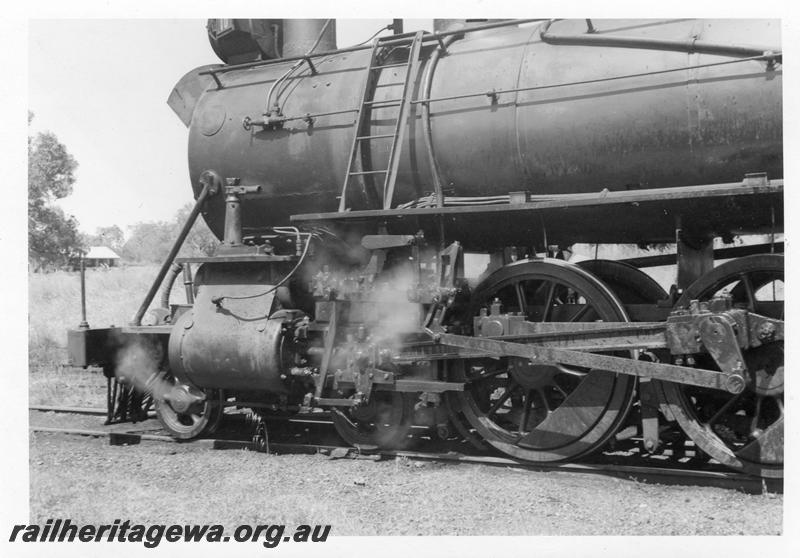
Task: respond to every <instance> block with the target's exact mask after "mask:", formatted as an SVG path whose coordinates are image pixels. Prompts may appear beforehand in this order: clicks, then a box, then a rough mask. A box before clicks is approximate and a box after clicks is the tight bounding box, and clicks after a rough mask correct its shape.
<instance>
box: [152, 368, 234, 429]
mask: <svg viewBox="0 0 800 558" xmlns="http://www.w3.org/2000/svg"><path fill="white" fill-rule="evenodd" d="M165 380H166V381H167V382H171V383H172V385H175V384H177V380H175V378H173V377H172V376H170V377H168V378H165ZM155 407H156V416H157V417H158V420H159V422H161V425H162V426H163V427H164V428H165V429H166V430H167V431H168V432H169V433H170V434H171V435H172V436H173V437H174V438H177V439H179V440H190V439H193V438H197V437H199V436H202V435H204V434H211V433H213V432H214V431H215V430H216V429H217V427H218V426H219V423H220V421H221V420H222V414H223V411H224V407H223V405H222V392H221V391H219V390H210V391H208V392H207V393H206V399H205V400H204V401H202V402H201V403H198V404H195V405H192V406H191V407H189V409H187V411H186V412H178V411H176V410H175V409H173V408H172V407H171V406H170V404H169V402H168V401H164V400H156V404H155Z"/></svg>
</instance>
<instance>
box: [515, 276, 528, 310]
mask: <svg viewBox="0 0 800 558" xmlns="http://www.w3.org/2000/svg"><path fill="white" fill-rule="evenodd" d="M514 292H515V293H516V295H517V305H518V306H519V311H520V312H522V313H523V314H524V315H525V316H527V315H528V307H527V305H526V303H525V291H524V290H523V289H522V281H518V282H517V283H516V284H515V285H514Z"/></svg>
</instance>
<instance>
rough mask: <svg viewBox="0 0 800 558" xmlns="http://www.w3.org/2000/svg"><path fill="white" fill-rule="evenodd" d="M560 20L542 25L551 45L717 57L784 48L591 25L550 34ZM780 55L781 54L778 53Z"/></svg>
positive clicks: (542, 38) (759, 53)
mask: <svg viewBox="0 0 800 558" xmlns="http://www.w3.org/2000/svg"><path fill="white" fill-rule="evenodd" d="M556 21H558V20H555V19H551V20H549V21H548V22H547V23H545V24H544V25H543V26H542V29H541V31H540V32H539V38H540V39H541V40H542V42H545V43H547V44H549V45H569V46H602V47H616V48H640V49H647V50H664V51H672V52H687V53H689V54H693V53H697V54H711V55H716V56H743V57H749V56H759V55H764V54H768V53H772V52H778V51H780V49H779V48H775V49H770V48H764V47H757V46H751V47H748V46H737V45H723V44H719V43H708V42H705V41H699V40H697V39H691V40H687V41H670V40H666V39H646V38H642V37H621V36H619V35H600V34H598V32H597V30H596V29H595V30H594V31H593V32H592V31H591V29H593V27H590V33H591V34H588V35H553V34H551V33H549V32H548V31H549V30H550V26H551V25H552V24H553V23H555V22H556ZM778 56H779V55H778Z"/></svg>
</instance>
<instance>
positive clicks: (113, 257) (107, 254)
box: [83, 246, 120, 267]
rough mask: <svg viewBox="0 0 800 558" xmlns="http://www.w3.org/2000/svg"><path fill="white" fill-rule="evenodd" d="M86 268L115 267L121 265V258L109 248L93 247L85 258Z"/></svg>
mask: <svg viewBox="0 0 800 558" xmlns="http://www.w3.org/2000/svg"><path fill="white" fill-rule="evenodd" d="M83 260H84V263H85V265H86V267H114V266H116V265H117V264H118V263H119V260H120V258H119V256H118V255H117V253H116V252H114V250H112V249H111V248H108V247H107V246H92V247H91V248H89V251H88V252H87V253H86V255H85V256H84V257H83Z"/></svg>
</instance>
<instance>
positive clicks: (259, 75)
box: [69, 20, 784, 477]
mask: <svg viewBox="0 0 800 558" xmlns="http://www.w3.org/2000/svg"><path fill="white" fill-rule="evenodd" d="M434 24H435V29H434V31H433V32H424V31H419V32H404V31H403V29H402V21H401V20H395V21H394V23H393V24H392V25H391V26H388V27H390V28H391V29H392V30H393V31H394V32H393V33H392V34H389V35H382V36H379V37H378V38H376V39H374V40H372V41H369V42H367V43H365V44H362V45H357V46H352V47H348V48H338V49H337V48H336V33H335V23H334V22H333V21H331V20H210V21H209V25H208V32H209V37H210V39H211V42H212V46H213V47H214V50H215V52H216V53H217V54H218V55H219V56H220V58H222V60H223V62H224V64H212V65H209V66H204V67H201V68H198V69H195V70H193V71H191V72H189V73H188V74H186V75H185V76H184V77H183V78H182V79H181V80H180V81H179V82H178V84H177V85H176V87H175V89H174V90H173V92H172V94H171V95H170V98H169V104H170V106H171V107H172V108H173V110H174V111H175V112H176V114H177V115H178V117H179V118H181V120H182V121H183V122H184V123H185V124H186V125H187V127H188V129H189V174H190V177H191V184H192V187H193V189H194V196H195V199H196V204H195V206H194V209H193V211H192V213H191V215H190V218H189V220H188V222H187V223H186V225H185V227H184V229H183V231H182V232H181V234H180V235H179V238H177V239H176V242H175V245H174V246H173V249H172V251H171V253H170V256H169V257H168V259H167V261H165V262H164V264H163V266H162V267H161V269H160V271H159V273H158V276H157V277H156V279H155V281H154V283H153V285H152V287H151V289H150V290H149V292H148V293H147V295H146V296H145V299H144V301H143V303H142V305H141V307H140V308H139V311H138V312H137V314H136V316H135V317H134V318H133V320H132V321H131V323H130V324H129V325H127V326H123V327H111V328H89V327H88V325H87V324H86V323H85V319H84V322H83V323H82V324H81V325H82V326H83V327H79V328H76V329H73V330H70V331H69V352H70V359H71V362H72V363H73V364H75V365H80V366H87V365H97V366H102V367H103V368H104V370H105V373H106V375H107V376H108V377H109V419H121V418H122V419H124V418H130V417H131V416H135V411H137V410H138V411H140V410H141V405H142V398H143V397H147V398H152V400H154V402H155V403H154V404H155V407H156V412H157V414H158V417H159V419H160V421H161V423H162V424H163V426H164V428H165V429H167V430H168V431H169V432H170V433H171V434H172V435H173V436H175V437H177V438H181V439H191V438H194V437H197V436H201V435H203V434H207V433H209V432H212V431H213V430H214V429H215V428H216V427H217V425H218V423H219V421H220V418H221V417H222V413H223V410H224V409H225V408H226V407H230V406H237V407H243V408H249V409H252V410H253V411H254V412H255V413H257V414H259V415H269V414H270V413H301V412H310V411H313V410H318V409H325V410H328V411H329V412H330V413H331V416H332V417H333V422H334V426H335V427H336V430H337V431H338V433H339V434H340V435H341V436H342V437H343V438H344V439H345V440H346V441H347V442H349V443H351V444H354V445H358V446H361V447H363V448H369V447H372V448H385V447H395V446H399V445H402V444H404V443H406V441H407V440H408V437H409V432H410V429H411V428H412V427H414V426H428V427H430V428H431V429H432V430H433V431H435V432H437V433H439V434H440V435H442V436H448V435H451V434H452V433H459V434H460V435H461V436H463V437H465V438H467V439H469V440H472V441H473V442H474V443H476V444H489V445H491V446H493V447H495V448H497V449H498V450H500V451H501V452H504V453H506V454H508V455H510V456H513V457H515V458H518V459H522V460H527V461H531V462H537V463H545V462H558V461H569V460H575V459H579V458H582V457H584V456H586V455H589V454H591V453H593V452H596V451H598V450H599V449H601V448H603V447H604V446H605V445H606V444H607V443H608V442H609V441H610V440H612V439H613V440H618V439H620V438H622V437H625V436H627V437H629V438H635V439H637V440H639V439H640V440H641V442H640V443H641V447H642V451H644V452H651V453H653V452H658V451H661V450H662V449H663V448H664V447H665V446H668V445H670V444H675V443H677V442H675V439H676V437H675V433H676V432H678V433H680V434H679V436H678V437H679V438H680V440H679V442H680V443H684V444H685V443H686V440H690V441H691V442H692V444H693V445H694V446H695V448H696V449H697V452H698V453H700V454H704V455H707V456H709V457H710V458H713V459H715V460H717V461H719V462H720V463H722V464H724V465H726V466H728V467H730V468H733V469H736V470H739V471H743V472H746V473H750V474H753V475H761V476H764V477H780V476H782V471H783V420H784V418H783V417H784V408H783V379H784V358H783V341H784V333H783V332H784V327H783V324H784V322H783V292H784V284H783V274H784V267H783V255H782V251H783V244H782V242H780V240H779V239H780V235H781V234H782V232H783V180H782V177H783V158H782V94H781V82H782V79H781V78H782V70H781V67H782V66H781V62H782V53H781V42H780V26H779V23H778V22H776V21H767V20H674V21H666V20H636V21H630V20H627V21H621V20H515V21H509V20H492V21H487V20H483V21H473V20H435V22H434ZM199 215H202V217H203V218H204V219H205V222H206V223H207V224H208V226H209V227H210V229H211V230H212V231H213V232H214V233H215V235H216V236H217V237H218V238H219V239H220V241H221V244H220V247H219V250H218V251H217V253H216V254H215V255H214V256H213V257H195V258H176V255H177V253H178V250H179V249H180V247H181V244H182V242H183V241H184V239H185V237H186V234H187V233H188V231H189V230H190V227H191V226H192V224H193V222H194V221H195V219H196V218H197V217H198V216H199ZM741 235H762V236H761V237H762V238H765V239H767V240H765V241H763V242H761V243H760V244H757V245H742V244H740V243H734V240H735V239H736V238H737V237H739V236H741ZM776 237H778V240H777V241H776ZM715 239H716V241H717V242H716V243H715ZM575 243H592V244H596V245H605V244H622V243H636V244H639V245H640V246H648V245H653V244H665V243H666V244H670V245H674V246H675V251H674V253H669V254H660V255H655V256H646V257H639V258H634V259H628V260H626V261H621V260H601V259H593V260H587V261H583V262H580V263H574V262H569V261H567V260H565V259H563V258H560V257H559V255H560V254H563V250H564V249H565V248H567V247H569V246H571V245H573V244H575ZM726 245H727V246H726ZM665 264H673V265H674V266H675V269H676V274H675V282H674V285H673V286H672V288H671V289H670V290H669V292H667V291H665V290H664V289H663V288H662V287H661V286H660V285H659V283H657V282H656V281H655V280H653V279H652V278H651V277H650V276H649V275H648V274H646V273H645V272H644V271H642V269H644V268H646V267H648V266H652V265H665ZM181 273H182V274H183V281H184V283H185V284H186V298H187V303H186V304H174V303H172V304H171V303H170V301H169V292H170V289H171V287H172V286H173V283H174V281H175V280H176V278H177V277H178V276H179V275H181ZM162 286H163V289H164V290H163V294H162V297H161V300H160V304H157V305H154V304H153V300H154V298H155V296H156V294H157V292H158V290H159V288H161V287H162ZM151 306H152V308H151ZM137 394H138V395H137ZM143 394H144V395H143ZM132 409H133V410H132ZM626 432H627V433H628V434H625V433H626Z"/></svg>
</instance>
